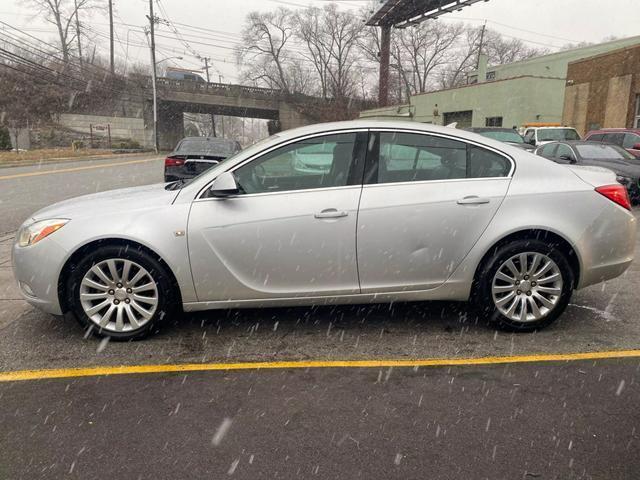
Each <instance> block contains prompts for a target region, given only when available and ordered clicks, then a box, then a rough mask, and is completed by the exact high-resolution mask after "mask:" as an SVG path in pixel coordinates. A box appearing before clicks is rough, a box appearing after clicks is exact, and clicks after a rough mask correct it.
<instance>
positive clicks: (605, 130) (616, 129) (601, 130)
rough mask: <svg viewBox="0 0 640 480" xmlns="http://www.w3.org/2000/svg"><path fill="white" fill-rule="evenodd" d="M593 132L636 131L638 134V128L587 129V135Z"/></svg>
mask: <svg viewBox="0 0 640 480" xmlns="http://www.w3.org/2000/svg"><path fill="white" fill-rule="evenodd" d="M593 133H637V134H640V128H601V129H599V130H589V132H588V133H587V135H591V134H593Z"/></svg>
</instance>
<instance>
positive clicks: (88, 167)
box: [0, 158, 159, 180]
mask: <svg viewBox="0 0 640 480" xmlns="http://www.w3.org/2000/svg"><path fill="white" fill-rule="evenodd" d="M156 160H159V158H146V159H144V160H130V161H128V162H112V163H102V164H100V165H86V166H84V167H71V168H60V169H58V170H44V171H40V172H28V173H16V174H13V175H4V176H0V180H10V179H12V178H20V177H36V176H39V175H51V174H53V173H67V172H78V171H80V170H93V169H94V168H108V167H117V166H118V165H132V164H134V163H146V162H155V161H156ZM79 161H81V160H79Z"/></svg>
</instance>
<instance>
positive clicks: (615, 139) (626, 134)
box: [584, 128, 640, 158]
mask: <svg viewBox="0 0 640 480" xmlns="http://www.w3.org/2000/svg"><path fill="white" fill-rule="evenodd" d="M584 140H585V141H589V142H600V143H612V144H614V145H618V146H619V147H622V148H624V149H625V150H627V151H628V152H629V153H631V154H633V155H635V156H636V157H638V158H640V128H603V129H602V130H592V131H590V132H589V133H587V135H586V136H585V137H584Z"/></svg>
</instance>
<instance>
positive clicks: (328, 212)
mask: <svg viewBox="0 0 640 480" xmlns="http://www.w3.org/2000/svg"><path fill="white" fill-rule="evenodd" d="M347 215H349V212H345V211H344V210H336V209H335V208H327V209H325V210H322V211H321V212H320V213H316V214H315V215H314V217H316V218H320V219H322V218H340V217H346V216H347Z"/></svg>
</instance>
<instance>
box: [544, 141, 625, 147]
mask: <svg viewBox="0 0 640 480" xmlns="http://www.w3.org/2000/svg"><path fill="white" fill-rule="evenodd" d="M551 143H566V144H567V145H573V146H575V145H613V144H612V143H602V142H590V141H588V140H553V141H552V142H549V143H548V144H551ZM548 144H545V145H548ZM542 146H543V147H544V145H542ZM614 146H615V145H614Z"/></svg>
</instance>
